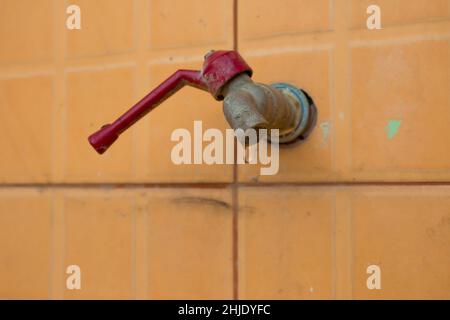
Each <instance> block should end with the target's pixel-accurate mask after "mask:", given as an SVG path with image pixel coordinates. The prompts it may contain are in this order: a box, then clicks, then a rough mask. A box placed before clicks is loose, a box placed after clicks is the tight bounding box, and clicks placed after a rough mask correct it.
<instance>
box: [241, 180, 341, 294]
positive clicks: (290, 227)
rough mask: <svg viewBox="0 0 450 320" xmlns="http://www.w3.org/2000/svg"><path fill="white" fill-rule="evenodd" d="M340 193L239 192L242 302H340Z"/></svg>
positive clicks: (302, 190) (296, 190) (295, 190)
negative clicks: (337, 297)
mask: <svg viewBox="0 0 450 320" xmlns="http://www.w3.org/2000/svg"><path fill="white" fill-rule="evenodd" d="M333 203H334V192H333V191H332V190H330V189H326V188H315V189H307V188H283V187H279V188H264V189H262V188H249V189H246V188H244V189H241V190H240V191H239V237H238V239H239V298H240V299H330V298H333V297H334V277H333V272H334V271H333V270H334V262H333V258H332V257H333V250H334V249H333V241H334V240H333V229H334V222H333V221H334V218H333V216H334V209H333V208H334V204H333Z"/></svg>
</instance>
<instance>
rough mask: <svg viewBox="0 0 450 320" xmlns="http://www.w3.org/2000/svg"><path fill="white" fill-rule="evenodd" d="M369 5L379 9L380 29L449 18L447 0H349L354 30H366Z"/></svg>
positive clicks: (449, 6)
mask: <svg viewBox="0 0 450 320" xmlns="http://www.w3.org/2000/svg"><path fill="white" fill-rule="evenodd" d="M370 5H377V6H379V7H380V10H381V11H380V12H381V25H382V27H386V26H392V25H400V24H406V23H415V22H430V21H435V20H442V19H445V18H448V17H450V2H449V1H448V0H432V1H429V0H414V1H408V0H351V2H350V6H351V25H352V26H353V27H354V28H366V21H367V18H368V17H369V14H367V8H368V7H369V6H370Z"/></svg>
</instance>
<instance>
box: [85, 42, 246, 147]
mask: <svg viewBox="0 0 450 320" xmlns="http://www.w3.org/2000/svg"><path fill="white" fill-rule="evenodd" d="M243 72H246V73H247V74H248V75H249V76H251V75H252V69H251V68H250V67H249V66H248V65H247V63H246V62H245V61H244V59H242V57H241V56H240V55H239V53H237V52H236V51H210V52H209V53H208V54H207V55H206V56H205V61H204V63H203V68H202V71H195V70H178V71H177V72H175V73H174V74H173V75H171V76H170V77H169V78H168V79H167V80H166V81H164V82H163V83H161V84H160V85H159V86H158V87H157V88H156V89H155V90H153V91H152V92H150V93H149V94H148V95H146V96H145V97H144V98H143V99H142V100H141V101H139V102H138V103H136V104H135V105H134V106H133V107H132V108H131V109H130V110H128V111H127V112H126V113H124V114H123V115H122V116H121V117H120V118H119V119H117V120H116V121H114V122H113V123H112V124H107V125H104V126H103V127H102V128H101V129H100V130H98V131H97V132H95V133H94V134H92V135H90V136H89V138H88V140H89V143H90V144H91V145H92V146H93V147H94V149H95V150H96V151H97V152H98V153H100V154H102V153H104V152H105V151H106V150H107V149H108V148H109V147H110V146H111V145H112V144H113V143H114V141H116V139H117V138H118V137H119V135H120V134H121V133H122V132H124V131H125V130H127V129H128V128H129V127H131V126H132V125H133V124H134V123H135V122H136V121H138V120H139V119H141V118H142V117H143V116H145V115H146V114H147V113H149V112H150V111H152V110H153V109H154V108H156V107H157V106H158V105H159V104H160V103H161V102H163V101H164V100H166V99H167V98H168V97H170V96H171V95H172V94H174V93H175V92H177V91H178V90H180V89H181V88H182V87H184V86H185V85H189V86H192V87H196V88H199V89H202V90H205V91H209V92H210V93H211V94H212V96H213V97H214V98H215V99H216V100H223V99H224V97H223V95H222V90H223V88H224V86H225V84H227V83H228V81H230V80H231V79H233V78H234V77H235V76H237V75H238V74H241V73H243Z"/></svg>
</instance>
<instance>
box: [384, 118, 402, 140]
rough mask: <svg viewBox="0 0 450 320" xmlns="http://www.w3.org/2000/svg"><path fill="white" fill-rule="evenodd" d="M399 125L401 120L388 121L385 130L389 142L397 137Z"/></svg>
mask: <svg viewBox="0 0 450 320" xmlns="http://www.w3.org/2000/svg"><path fill="white" fill-rule="evenodd" d="M401 124H402V121H401V120H389V122H388V124H387V126H386V128H385V130H386V133H387V136H388V139H389V140H391V139H393V138H394V137H395V136H396V135H397V132H398V129H399V128H400V125H401Z"/></svg>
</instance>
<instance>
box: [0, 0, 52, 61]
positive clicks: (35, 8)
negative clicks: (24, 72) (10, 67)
mask: <svg viewBox="0 0 450 320" xmlns="http://www.w3.org/2000/svg"><path fill="white" fill-rule="evenodd" d="M53 13H54V11H53V1H52V0H39V1H34V0H2V3H1V9H0V43H1V44H2V47H1V49H0V64H7V63H20V62H43V61H49V60H51V59H52V58H53V38H52V26H53V25H52V24H53Z"/></svg>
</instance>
